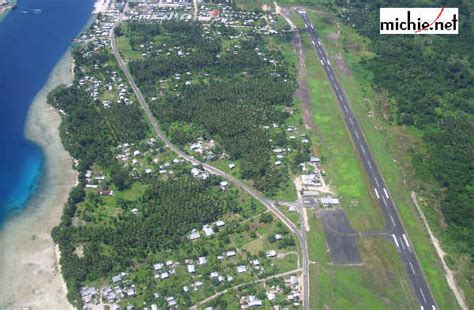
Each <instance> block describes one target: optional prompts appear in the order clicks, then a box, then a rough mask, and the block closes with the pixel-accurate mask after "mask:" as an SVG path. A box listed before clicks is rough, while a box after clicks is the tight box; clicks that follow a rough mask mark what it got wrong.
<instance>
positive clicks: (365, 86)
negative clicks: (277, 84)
mask: <svg viewBox="0 0 474 310" xmlns="http://www.w3.org/2000/svg"><path fill="white" fill-rule="evenodd" d="M309 14H310V16H311V20H312V21H313V24H314V26H315V28H316V30H317V31H318V33H319V34H320V36H321V39H322V41H323V43H324V45H325V47H326V48H327V50H328V52H329V53H328V55H329V57H330V58H331V61H332V63H333V64H335V65H334V66H333V67H334V68H335V70H336V74H337V76H338V79H339V81H340V82H341V84H342V86H343V88H344V90H345V92H346V94H347V96H348V98H349V100H350V103H351V105H352V107H353V110H354V112H355V114H356V115H357V118H358V120H359V124H360V125H361V128H362V130H363V132H364V135H365V137H366V139H367V141H368V143H369V145H370V148H371V150H372V154H373V155H374V158H375V160H376V161H377V164H378V166H379V168H380V170H381V172H382V175H383V177H384V179H385V181H386V184H387V186H388V188H389V190H390V193H391V195H392V196H393V198H394V201H395V203H396V205H397V209H398V211H399V212H400V215H401V217H402V221H403V224H404V226H405V228H406V229H407V231H408V234H409V236H410V239H411V240H412V242H413V244H414V245H415V250H416V253H417V257H418V258H419V261H420V264H421V265H422V268H423V271H424V273H425V275H426V277H427V281H428V283H429V285H430V287H431V290H432V292H433V295H434V298H435V300H436V302H437V303H438V305H439V306H440V307H441V308H446V309H455V308H457V307H458V306H457V302H456V301H455V299H454V296H453V294H452V292H451V290H450V289H449V287H448V285H447V282H446V280H445V278H444V271H443V270H442V266H441V263H440V261H439V259H438V257H437V255H436V253H435V251H434V248H433V247H432V245H431V244H430V241H429V237H428V234H427V232H426V230H425V228H424V227H423V223H422V221H421V219H420V218H419V216H418V214H417V211H416V209H415V207H414V205H413V202H412V199H411V196H410V192H411V188H410V186H409V185H408V184H409V183H410V180H409V177H410V176H407V175H405V174H404V172H403V170H402V167H404V168H405V169H406V168H408V169H409V165H410V164H409V163H410V158H409V153H408V152H409V148H410V147H411V146H412V145H413V143H416V141H417V140H419V138H420V137H419V134H418V133H417V132H416V131H414V130H406V129H405V128H399V127H394V126H392V125H390V124H389V123H388V122H386V121H385V120H383V117H384V114H383V110H382V109H381V108H380V107H381V103H383V100H384V98H383V97H382V96H381V95H380V94H377V93H376V92H375V91H374V90H373V88H372V87H371V83H370V72H367V71H366V70H364V69H363V68H362V66H361V64H360V61H361V60H362V58H363V57H370V56H371V54H370V51H369V49H368V44H369V42H367V40H366V39H365V38H362V37H361V36H359V35H358V34H357V33H356V32H355V31H354V30H353V29H351V28H349V27H346V26H344V25H342V24H340V23H339V24H338V25H336V22H335V21H334V19H333V18H331V17H322V16H321V15H319V14H316V13H314V12H310V13H309ZM338 30H340V34H339V35H335V33H337V31H338ZM335 55H342V56H343V59H344V60H343V61H345V66H346V68H344V64H342V65H336V64H338V63H340V60H339V61H336V58H335ZM347 68H348V69H350V74H348V72H347V71H346V70H347ZM394 158H397V161H395V160H394ZM406 163H408V164H406ZM405 171H407V170H405ZM407 179H408V180H407ZM431 213H433V212H431Z"/></svg>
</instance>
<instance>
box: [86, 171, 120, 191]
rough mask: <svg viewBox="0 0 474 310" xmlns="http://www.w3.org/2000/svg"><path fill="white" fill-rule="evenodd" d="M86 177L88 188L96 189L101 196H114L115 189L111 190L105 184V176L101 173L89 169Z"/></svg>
mask: <svg viewBox="0 0 474 310" xmlns="http://www.w3.org/2000/svg"><path fill="white" fill-rule="evenodd" d="M84 177H85V179H86V185H85V189H86V190H95V191H96V193H97V194H98V195H101V196H113V195H114V191H112V190H109V189H108V188H107V186H106V185H104V184H103V183H104V181H105V176H104V175H103V174H101V173H99V174H97V173H94V172H93V171H92V170H87V171H86V173H85V175H84Z"/></svg>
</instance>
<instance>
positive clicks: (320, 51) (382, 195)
mask: <svg viewBox="0 0 474 310" xmlns="http://www.w3.org/2000/svg"><path fill="white" fill-rule="evenodd" d="M298 13H299V14H300V16H301V18H302V19H303V21H304V23H305V27H306V29H307V31H308V33H309V35H310V38H311V41H312V45H313V47H314V50H315V51H316V53H315V54H316V57H318V59H319V62H320V64H321V66H322V67H323V68H324V71H325V72H326V75H327V78H328V80H329V83H330V84H331V87H332V89H333V91H334V94H335V95H336V99H337V102H338V104H339V107H340V109H341V111H342V115H343V119H344V122H345V123H346V126H347V129H348V130H349V132H350V135H351V138H352V141H353V143H354V145H355V147H356V149H357V152H358V153H359V156H360V158H361V160H362V163H363V165H364V169H365V171H366V173H367V176H368V178H369V180H370V184H371V187H372V190H373V192H374V196H375V197H376V200H377V203H378V205H379V206H380V208H381V209H382V211H383V214H384V217H385V231H386V232H387V234H388V236H389V237H391V239H392V242H393V243H394V245H395V246H396V248H397V251H398V253H399V254H400V257H401V258H402V260H403V262H404V264H405V269H406V272H407V274H408V277H409V278H410V280H411V283H412V285H413V291H414V294H415V296H416V299H417V300H418V302H419V304H420V307H421V309H436V304H435V301H434V299H433V296H432V295H431V291H430V289H429V287H428V284H427V282H426V280H425V277H424V275H423V273H422V271H421V268H420V265H419V263H418V261H417V258H416V256H415V253H414V250H413V245H412V243H411V242H410V240H409V239H408V236H407V234H406V233H405V230H404V228H403V226H402V224H401V220H400V217H399V215H398V212H397V210H396V208H395V205H394V203H393V201H392V199H391V196H390V193H389V191H388V189H387V187H386V185H385V183H384V181H383V179H382V177H381V174H380V172H379V169H378V167H377V165H376V163H375V161H374V159H373V157H372V154H371V153H370V149H369V147H368V144H367V142H366V140H365V137H364V135H363V134H362V130H361V128H360V126H359V124H358V122H357V119H356V117H355V114H354V112H353V111H352V108H351V106H350V104H349V102H348V100H347V98H346V96H345V95H344V92H343V91H342V89H341V86H340V84H339V82H338V81H337V79H336V75H335V74H334V70H333V69H332V67H331V62H330V60H329V58H328V57H327V55H326V52H325V50H324V47H323V45H322V42H321V41H320V39H319V38H318V35H317V34H316V31H315V29H314V26H313V24H312V23H311V21H310V19H309V16H308V15H307V14H306V12H305V11H304V10H298ZM307 57H311V56H310V55H307Z"/></svg>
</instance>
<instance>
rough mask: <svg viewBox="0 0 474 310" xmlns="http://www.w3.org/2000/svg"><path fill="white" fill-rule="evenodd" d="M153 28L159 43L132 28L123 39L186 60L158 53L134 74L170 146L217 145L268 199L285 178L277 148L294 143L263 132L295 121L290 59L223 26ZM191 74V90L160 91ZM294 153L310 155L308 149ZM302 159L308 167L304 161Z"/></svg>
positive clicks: (139, 62)
mask: <svg viewBox="0 0 474 310" xmlns="http://www.w3.org/2000/svg"><path fill="white" fill-rule="evenodd" d="M154 27H155V28H156V29H158V28H159V30H154V32H155V33H160V36H159V38H158V39H155V40H152V39H151V38H150V36H149V35H148V33H149V32H150V30H149V27H148V26H147V27H144V28H141V27H138V26H136V25H135V24H134V23H133V22H132V23H131V24H130V25H129V26H127V30H126V33H125V35H126V36H127V38H129V42H130V45H131V46H132V48H138V46H140V45H142V46H144V45H146V44H152V43H153V44H154V45H158V46H160V49H162V50H164V51H167V49H168V48H170V47H171V48H175V49H177V50H178V51H180V53H182V55H180V54H176V53H174V52H171V53H165V52H164V51H163V52H162V53H157V52H156V49H157V48H156V49H155V50H152V51H150V52H149V55H148V56H147V57H145V58H141V59H136V60H132V61H131V62H130V64H129V66H130V70H131V72H132V74H133V75H134V77H135V78H136V80H137V81H138V85H139V86H140V88H141V89H142V90H143V91H144V93H145V94H146V95H147V96H148V97H151V98H155V100H154V103H153V104H152V110H153V112H154V113H155V115H156V116H157V118H158V119H159V121H160V125H161V126H162V127H163V128H164V129H165V130H166V131H167V134H168V135H169V136H170V138H171V140H172V141H173V142H175V143H179V144H181V145H184V144H186V143H191V142H193V140H195V139H196V138H197V137H199V136H204V137H208V138H213V139H215V140H217V142H218V143H219V145H220V146H222V147H223V149H224V150H225V152H226V153H227V154H228V155H229V156H230V158H231V159H232V160H241V167H240V169H241V175H242V177H244V178H246V179H252V180H253V181H255V183H254V184H255V186H256V187H257V188H258V189H259V190H263V191H265V192H267V193H268V192H269V191H270V190H271V189H274V188H278V184H279V183H280V182H282V180H284V179H285V176H286V175H287V170H286V171H285V170H284V169H282V168H280V167H275V165H274V163H273V162H272V161H271V156H272V146H273V147H275V144H276V143H278V144H277V145H276V146H285V145H288V144H290V142H289V141H287V139H286V138H285V137H277V136H273V135H272V134H270V133H269V132H268V130H267V131H266V130H265V129H263V126H264V125H271V124H273V123H276V124H282V123H284V122H285V120H286V119H287V118H288V116H289V114H288V112H287V111H285V108H286V107H288V106H291V104H292V101H293V98H292V97H293V92H294V90H295V88H296V83H295V78H294V76H292V75H291V74H290V71H289V69H290V68H289V65H288V64H287V63H285V60H284V55H282V53H281V52H280V51H279V50H271V51H270V50H268V49H267V46H266V45H267V41H266V40H267V38H265V36H264V35H262V34H259V33H251V32H249V33H245V34H242V33H239V32H238V31H237V30H235V29H231V28H226V27H222V26H210V28H209V29H206V28H205V26H203V25H202V24H199V23H194V22H183V21H181V22H178V21H167V22H164V23H162V24H160V25H155V26H154ZM209 32H213V33H219V35H212V36H211V35H209ZM236 37H240V39H236ZM232 38H233V39H232ZM290 38H291V37H290V36H288V35H287V34H282V35H281V36H279V38H278V40H284V42H285V43H287V42H289V41H288V40H290ZM173 51H174V50H173ZM261 55H265V56H261ZM269 59H271V60H272V62H269V61H268V60H269ZM190 73H192V78H191V79H192V83H191V85H184V84H183V83H178V84H176V85H175V87H173V89H169V88H168V89H164V87H162V86H161V85H160V84H162V83H163V81H166V80H167V79H168V80H170V79H171V82H168V83H170V84H174V83H173V80H175V79H176V77H178V78H183V77H187V76H188V74H190ZM156 97H158V98H156ZM293 144H295V143H293ZM292 147H294V149H296V150H299V152H300V153H301V154H308V153H309V150H308V149H309V146H308V147H306V148H305V147H304V146H302V145H297V144H295V145H292ZM297 158H298V159H304V158H303V155H302V156H297Z"/></svg>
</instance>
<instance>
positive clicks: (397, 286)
mask: <svg viewBox="0 0 474 310" xmlns="http://www.w3.org/2000/svg"><path fill="white" fill-rule="evenodd" d="M309 224H310V227H311V232H310V233H309V234H308V245H309V254H310V261H311V262H312V263H311V265H310V266H311V268H310V273H311V275H312V276H311V277H310V287H311V295H310V308H311V309H323V308H325V307H329V309H414V308H416V307H417V303H416V300H415V299H414V296H413V294H412V293H411V283H410V281H409V279H408V277H407V276H406V273H405V270H404V267H403V264H402V262H401V260H400V259H399V257H398V255H397V254H396V252H395V249H394V248H393V246H392V245H391V243H390V242H389V241H386V240H382V239H361V240H359V241H358V248H359V251H360V253H361V257H362V261H363V264H362V265H360V266H336V265H333V264H332V263H331V257H330V253H329V250H328V248H327V246H326V240H325V239H324V232H323V228H322V225H321V224H320V222H319V221H318V219H316V217H315V216H313V215H311V216H310V219H309Z"/></svg>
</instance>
